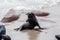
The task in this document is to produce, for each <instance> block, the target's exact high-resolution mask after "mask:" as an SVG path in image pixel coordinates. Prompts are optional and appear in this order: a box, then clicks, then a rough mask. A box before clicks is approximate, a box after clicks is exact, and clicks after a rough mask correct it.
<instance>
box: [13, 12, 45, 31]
mask: <svg viewBox="0 0 60 40" xmlns="http://www.w3.org/2000/svg"><path fill="white" fill-rule="evenodd" d="M26 15H27V16H28V19H27V20H26V23H24V24H23V25H22V26H21V27H19V28H17V29H14V30H19V29H20V31H22V30H25V29H30V30H32V29H34V27H35V26H37V27H39V29H45V28H41V27H40V25H39V23H38V21H37V19H36V17H35V15H34V14H33V13H27V14H26Z"/></svg>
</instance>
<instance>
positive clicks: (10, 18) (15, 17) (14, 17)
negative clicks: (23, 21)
mask: <svg viewBox="0 0 60 40" xmlns="http://www.w3.org/2000/svg"><path fill="white" fill-rule="evenodd" d="M18 19H19V16H17V15H12V16H11V17H8V18H6V17H4V18H3V19H2V21H1V22H3V23H7V22H12V21H15V20H18Z"/></svg>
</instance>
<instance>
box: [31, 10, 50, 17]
mask: <svg viewBox="0 0 60 40" xmlns="http://www.w3.org/2000/svg"><path fill="white" fill-rule="evenodd" d="M32 13H34V14H35V15H36V16H40V17H41V16H48V15H49V13H48V12H41V11H32Z"/></svg>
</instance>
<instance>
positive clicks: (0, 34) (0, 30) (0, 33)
mask: <svg viewBox="0 0 60 40" xmlns="http://www.w3.org/2000/svg"><path fill="white" fill-rule="evenodd" d="M2 39H3V40H11V38H10V37H9V36H8V35H6V29H5V26H4V25H0V40H2Z"/></svg>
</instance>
